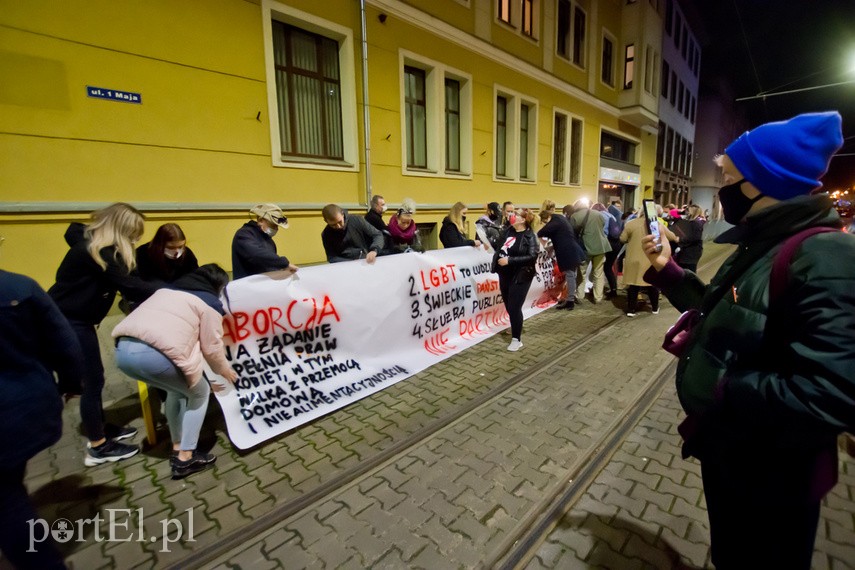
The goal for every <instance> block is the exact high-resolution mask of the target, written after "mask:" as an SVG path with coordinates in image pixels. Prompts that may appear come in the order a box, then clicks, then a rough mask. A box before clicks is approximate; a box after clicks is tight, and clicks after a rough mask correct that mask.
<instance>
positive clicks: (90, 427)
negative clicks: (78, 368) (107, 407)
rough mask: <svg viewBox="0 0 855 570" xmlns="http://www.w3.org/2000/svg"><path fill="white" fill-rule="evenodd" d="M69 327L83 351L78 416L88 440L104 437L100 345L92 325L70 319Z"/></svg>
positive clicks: (102, 367)
mask: <svg viewBox="0 0 855 570" xmlns="http://www.w3.org/2000/svg"><path fill="white" fill-rule="evenodd" d="M71 327H72V328H73V329H74V332H75V333H76V334H77V338H78V339H79V340H80V348H81V349H82V351H83V393H82V394H81V395H80V418H81V419H82V420H83V429H84V431H85V432H86V437H88V438H89V441H98V440H99V439H101V438H103V437H104V407H103V403H102V400H101V392H102V391H103V390H104V364H103V363H102V362H101V346H100V345H99V344H98V333H97V331H96V330H95V327H94V326H93V325H89V324H85V323H80V322H76V321H71Z"/></svg>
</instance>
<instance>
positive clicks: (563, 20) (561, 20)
mask: <svg viewBox="0 0 855 570" xmlns="http://www.w3.org/2000/svg"><path fill="white" fill-rule="evenodd" d="M571 10H572V6H571V4H570V0H558V22H557V24H558V34H557V35H558V37H557V38H556V47H555V51H556V52H557V53H558V55H560V56H561V57H563V58H565V59H570V57H571V53H570V45H571V44H570V24H571V22H570V15H571V14H572V11H571Z"/></svg>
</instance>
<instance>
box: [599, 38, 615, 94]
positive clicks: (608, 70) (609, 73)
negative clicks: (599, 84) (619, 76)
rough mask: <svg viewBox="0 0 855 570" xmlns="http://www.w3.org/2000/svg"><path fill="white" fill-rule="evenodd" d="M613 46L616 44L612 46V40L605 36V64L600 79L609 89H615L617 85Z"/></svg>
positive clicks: (603, 63)
mask: <svg viewBox="0 0 855 570" xmlns="http://www.w3.org/2000/svg"><path fill="white" fill-rule="evenodd" d="M613 45H614V44H612V40H610V39H609V38H607V37H606V36H603V62H602V73H601V74H600V79H602V81H603V83H605V84H606V85H608V86H609V87H614V85H615V78H614V47H613Z"/></svg>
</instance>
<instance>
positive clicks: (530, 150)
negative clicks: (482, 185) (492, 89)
mask: <svg viewBox="0 0 855 570" xmlns="http://www.w3.org/2000/svg"><path fill="white" fill-rule="evenodd" d="M495 112H496V121H495V128H496V166H495V177H496V178H497V179H504V180H514V181H525V182H532V181H534V179H535V175H536V169H535V168H534V166H535V164H537V160H536V158H535V151H536V147H537V104H536V103H535V102H534V101H531V100H529V99H528V98H523V97H522V96H520V95H518V94H516V93H514V92H513V91H510V90H506V89H504V88H502V89H497V90H496V109H495Z"/></svg>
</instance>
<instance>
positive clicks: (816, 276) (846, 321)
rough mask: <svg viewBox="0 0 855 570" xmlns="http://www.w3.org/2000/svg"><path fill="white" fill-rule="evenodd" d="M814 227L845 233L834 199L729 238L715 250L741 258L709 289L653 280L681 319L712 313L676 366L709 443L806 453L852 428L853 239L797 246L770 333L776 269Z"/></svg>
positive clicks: (777, 208) (757, 218) (779, 207)
mask: <svg viewBox="0 0 855 570" xmlns="http://www.w3.org/2000/svg"><path fill="white" fill-rule="evenodd" d="M813 226H829V227H834V228H839V227H840V219H839V217H838V215H837V213H836V212H835V210H834V208H833V207H832V203H831V200H830V199H829V198H828V197H827V196H824V195H820V196H804V197H800V198H794V199H790V200H786V201H783V202H781V203H779V204H776V205H774V206H772V207H769V208H766V209H764V210H761V211H760V212H757V213H756V214H754V215H752V216H749V217H748V218H747V219H746V221H745V223H744V224H742V225H740V226H737V227H735V228H733V229H732V230H729V231H728V232H725V234H722V236H720V237H719V239H718V240H717V241H719V242H724V243H736V244H737V246H738V249H737V251H736V252H735V253H734V254H733V255H732V256H731V257H730V258H728V259H727V260H726V261H725V263H724V264H723V265H722V267H721V268H720V270H719V271H718V273H717V274H716V276H715V277H714V278H713V279H712V281H711V282H710V284H709V285H704V284H703V283H702V282H701V281H700V280H699V279H698V278H697V277H696V276H695V275H694V274H693V273H691V272H688V271H686V272H683V271H681V270H678V269H677V268H676V266H674V265H671V264H669V266H668V267H667V268H666V269H664V270H663V271H661V272H659V273H656V272H655V270H651V271H650V272H648V275H647V276H645V280H647V281H648V282H650V283H652V284H655V285H657V286H660V287H661V288H662V289H663V291H664V293H665V295H666V296H667V297H668V299H669V300H670V301H671V303H672V304H673V305H674V306H675V307H676V308H677V309H678V310H680V311H685V310H688V309H691V308H696V309H700V308H701V307H702V306H706V310H705V311H704V312H705V314H704V315H703V317H702V319H701V321H700V323H699V324H698V325H697V326H696V327H695V328H694V329H693V333H692V338H691V340H690V342H689V345H688V347H687V350H686V352H685V353H684V354H683V356H682V357H681V358H680V361H679V364H678V369H677V392H678V394H679V397H680V401H681V403H682V405H683V408H684V409H685V410H686V412H687V414H688V415H689V416H690V418H696V419H700V420H701V421H699V422H697V424H698V425H699V426H700V429H699V430H698V431H701V432H703V431H704V430H706V432H707V433H706V434H705V435H707V437H709V436H710V432H712V433H713V434H714V437H716V438H725V439H727V440H730V441H734V442H738V441H739V442H744V443H748V442H756V441H757V440H762V441H763V442H764V443H765V444H768V445H772V446H774V447H778V448H803V449H804V448H812V447H819V446H820V445H822V444H827V443H828V441H829V440H830V438H833V436H834V435H836V434H837V433H839V432H841V431H843V430H845V429H850V430H851V429H852V428H853V427H855V236H852V235H849V234H845V233H843V232H830V233H823V234H819V235H815V236H812V237H810V238H808V239H807V240H806V241H804V242H803V243H802V244H801V246H800V247H799V248H798V250H797V251H796V253H795V255H794V257H793V259H792V262H791V263H790V266H789V283H788V285H787V287H786V288H785V289H786V292H785V294H784V296H783V297H782V298H781V299H780V300H776V302H775V306H774V307H773V308H772V311H773V312H774V314H773V317H772V318H773V324H772V325H771V326H768V327H767V323H768V319H769V314H770V307H769V277H770V272H771V267H772V262H773V258H774V256H775V254H776V253H777V251H778V250H779V249H780V245H781V244H782V242H783V241H784V240H785V239H786V238H787V237H789V236H791V235H793V234H795V233H797V232H799V231H801V230H803V229H805V228H809V227H813ZM732 275H738V277H737V278H736V281H735V282H734V284H733V286H732V287H731V286H730V285H727V283H728V282H729V281H730V282H732V279H730V280H729V279H728V277H729V276H732ZM648 276H649V277H650V278H651V279H653V281H651V280H650V279H648ZM716 298H717V299H718V300H717V301H716V302H714V303H711V300H712V299H716ZM705 299H706V303H705ZM708 305H711V307H710V306H708ZM701 439H703V438H701ZM820 442H823V443H822V444H820ZM688 443H690V442H689V441H687V444H688ZM687 447H688V446H687ZM688 452H689V453H690V454H695V453H694V452H693V451H692V450H691V449H689V450H688Z"/></svg>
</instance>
